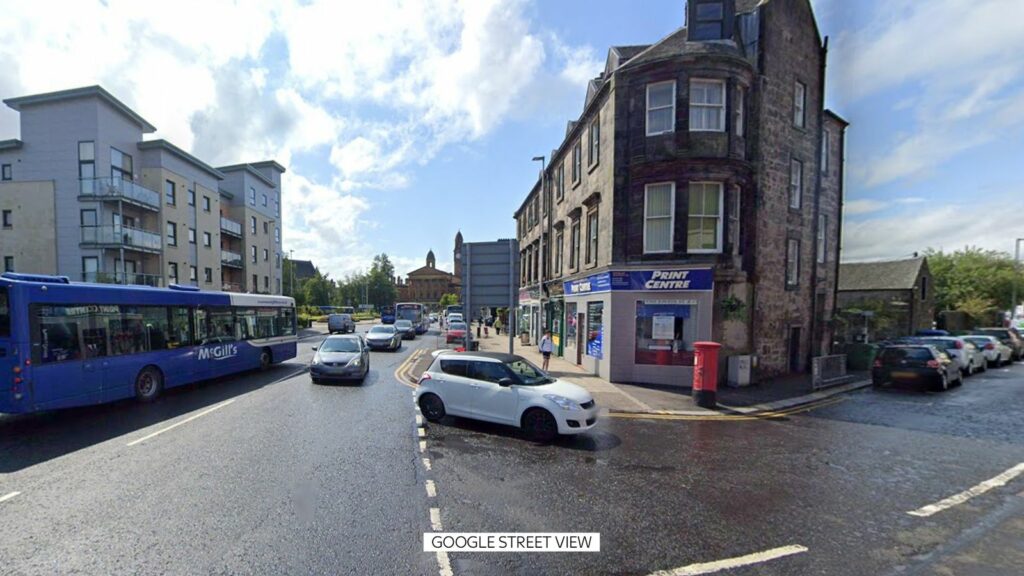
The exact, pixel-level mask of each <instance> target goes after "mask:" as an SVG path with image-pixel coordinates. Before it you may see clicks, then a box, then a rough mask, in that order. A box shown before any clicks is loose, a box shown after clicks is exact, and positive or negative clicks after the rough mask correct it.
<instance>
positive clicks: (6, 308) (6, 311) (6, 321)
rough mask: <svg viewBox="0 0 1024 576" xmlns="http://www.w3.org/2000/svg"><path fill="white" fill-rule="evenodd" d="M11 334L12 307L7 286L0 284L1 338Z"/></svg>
mask: <svg viewBox="0 0 1024 576" xmlns="http://www.w3.org/2000/svg"><path fill="white" fill-rule="evenodd" d="M10 336H11V309H10V305H9V304H8V302H7V288H4V287H3V286H0V338H9V337H10Z"/></svg>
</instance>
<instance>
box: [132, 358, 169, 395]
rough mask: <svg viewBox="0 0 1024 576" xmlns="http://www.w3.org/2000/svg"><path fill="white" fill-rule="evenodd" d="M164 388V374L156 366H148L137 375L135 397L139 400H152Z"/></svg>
mask: <svg viewBox="0 0 1024 576" xmlns="http://www.w3.org/2000/svg"><path fill="white" fill-rule="evenodd" d="M163 389H164V375H163V373H162V372H160V370H158V369H157V368H156V367H155V366H146V367H145V368H143V369H142V370H141V371H140V372H139V375H138V376H136V377H135V398H136V399H137V400H138V401H139V402H152V401H154V400H156V399H157V398H159V397H160V392H162V391H163Z"/></svg>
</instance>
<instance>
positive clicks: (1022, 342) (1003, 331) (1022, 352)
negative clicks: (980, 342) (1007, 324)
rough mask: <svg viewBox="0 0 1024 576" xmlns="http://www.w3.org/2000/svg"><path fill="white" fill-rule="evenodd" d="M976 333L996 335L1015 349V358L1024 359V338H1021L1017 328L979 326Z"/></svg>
mask: <svg viewBox="0 0 1024 576" xmlns="http://www.w3.org/2000/svg"><path fill="white" fill-rule="evenodd" d="M974 333H975V334H978V335H983V336H995V337H996V338H999V341H1000V342H1002V343H1003V344H1006V345H1007V346H1009V347H1010V349H1012V350H1013V359H1014V360H1015V361H1016V360H1024V338H1021V335H1020V333H1019V332H1017V330H1016V328H978V329H976V330H974Z"/></svg>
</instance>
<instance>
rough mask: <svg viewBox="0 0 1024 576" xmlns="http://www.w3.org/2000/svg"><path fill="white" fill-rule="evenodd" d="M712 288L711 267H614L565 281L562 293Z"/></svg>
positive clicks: (707, 289)
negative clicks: (646, 268)
mask: <svg viewBox="0 0 1024 576" xmlns="http://www.w3.org/2000/svg"><path fill="white" fill-rule="evenodd" d="M713 288H714V271H713V270H712V269H711V268H691V269H687V270H617V271H614V272H603V273H601V274H593V275H591V276H588V277H586V278H581V279H579V280H573V281H571V282H566V283H565V293H566V295H568V296H571V295H574V294H594V293H597V292H610V291H617V290H623V291H633V292H706V291H709V290H711V289H713Z"/></svg>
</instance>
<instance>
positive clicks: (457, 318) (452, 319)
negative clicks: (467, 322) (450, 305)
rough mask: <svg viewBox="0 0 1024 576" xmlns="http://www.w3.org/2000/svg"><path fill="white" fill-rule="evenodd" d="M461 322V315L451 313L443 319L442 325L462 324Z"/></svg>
mask: <svg viewBox="0 0 1024 576" xmlns="http://www.w3.org/2000/svg"><path fill="white" fill-rule="evenodd" d="M463 321H464V320H463V319H462V314H461V313H459V312H452V313H451V314H449V315H448V316H447V317H446V318H445V319H444V323H445V324H451V323H452V322H463Z"/></svg>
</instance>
